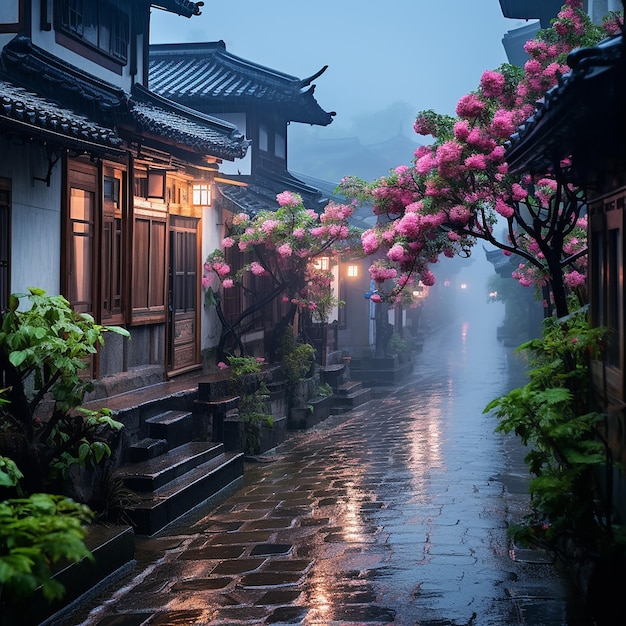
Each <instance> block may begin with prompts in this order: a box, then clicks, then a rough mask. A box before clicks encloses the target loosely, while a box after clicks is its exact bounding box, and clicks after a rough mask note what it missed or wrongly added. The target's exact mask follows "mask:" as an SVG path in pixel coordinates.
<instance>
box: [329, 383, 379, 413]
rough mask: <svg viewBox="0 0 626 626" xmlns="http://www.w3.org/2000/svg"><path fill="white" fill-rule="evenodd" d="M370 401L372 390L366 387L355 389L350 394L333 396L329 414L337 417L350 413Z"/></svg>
mask: <svg viewBox="0 0 626 626" xmlns="http://www.w3.org/2000/svg"><path fill="white" fill-rule="evenodd" d="M371 399H372V390H371V389H369V388H368V387H357V388H356V389H355V390H354V391H351V392H350V393H343V394H341V393H340V394H335V395H333V403H332V407H331V413H332V414H333V415H338V414H341V413H347V412H348V411H352V409H355V408H356V407H359V406H361V405H362V404H365V403H366V402H369V401H370V400H371Z"/></svg>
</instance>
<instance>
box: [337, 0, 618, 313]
mask: <svg viewBox="0 0 626 626" xmlns="http://www.w3.org/2000/svg"><path fill="white" fill-rule="evenodd" d="M581 7H582V3H581V2H580V1H579V0H567V2H566V4H565V5H564V6H563V9H562V10H561V12H560V13H559V15H558V17H557V18H556V19H555V20H554V21H553V25H552V27H551V28H549V29H546V30H543V31H541V32H540V33H539V35H538V37H537V38H536V39H535V40H533V41H530V42H528V43H527V44H526V47H525V49H526V52H527V53H528V55H529V61H528V62H527V63H526V64H525V66H524V68H518V67H514V66H511V65H507V64H505V65H502V66H501V67H500V68H498V69H497V70H495V71H486V72H485V73H484V74H483V76H482V78H481V80H480V85H479V86H478V88H477V89H476V90H475V91H474V92H472V93H470V94H467V95H465V96H463V97H462V98H461V99H460V100H459V102H458V104H457V107H456V114H457V116H456V117H451V116H447V115H440V114H437V113H435V112H433V111H424V112H421V113H420V114H419V115H418V116H417V119H416V122H415V125H414V128H415V131H416V132H417V133H418V134H419V135H423V136H427V137H430V138H432V141H431V143H429V144H428V145H423V146H420V147H419V148H418V149H417V150H416V152H415V155H414V160H413V162H412V165H411V166H400V167H398V168H396V169H395V170H394V171H392V172H391V173H390V174H389V175H388V176H386V177H384V178H381V179H380V180H378V181H375V182H374V183H371V184H367V183H365V182H363V181H359V180H358V179H355V178H346V179H344V180H343V181H342V185H341V186H342V191H343V193H345V194H346V195H348V196H349V197H361V198H362V197H363V196H367V195H369V196H370V197H371V198H372V199H373V201H374V210H375V213H377V215H378V216H379V218H378V223H377V225H376V226H375V227H374V228H372V229H370V230H367V231H366V232H364V233H363V235H362V243H363V249H364V252H365V253H366V254H368V255H369V254H379V255H380V259H379V260H378V261H377V262H376V263H375V264H374V265H372V267H371V268H370V274H371V276H372V279H373V280H375V281H377V282H378V283H379V284H381V285H382V284H383V283H384V282H385V281H387V280H389V279H393V281H394V285H393V287H392V288H391V289H389V290H387V291H385V292H380V291H379V294H380V298H381V299H393V298H395V297H396V296H397V294H398V292H399V291H401V290H402V289H404V287H405V286H407V285H409V284H412V283H415V282H416V281H417V280H419V281H421V282H422V283H423V284H424V285H432V284H433V283H434V280H435V278H434V275H433V273H432V271H431V269H430V268H431V266H432V264H433V263H436V262H437V260H438V259H439V257H440V255H442V254H443V255H445V256H448V257H453V256H455V255H460V256H468V255H469V254H470V252H471V250H472V248H473V246H474V245H475V244H476V242H477V241H478V240H482V241H485V242H488V243H490V244H492V245H493V246H496V247H498V248H500V249H501V250H502V251H503V253H504V254H506V255H517V257H519V259H520V263H519V265H518V267H517V269H516V270H515V271H514V272H513V275H514V276H515V278H517V279H518V280H519V282H520V283H521V284H523V285H526V286H535V287H538V288H541V289H542V290H543V293H544V304H545V306H546V308H547V313H548V314H549V313H550V312H551V310H552V307H554V310H555V312H556V314H557V315H558V316H562V315H566V314H567V312H568V308H569V302H570V295H571V294H574V293H575V294H576V295H578V296H579V299H582V300H584V298H585V294H584V284H585V269H586V253H587V239H586V225H587V224H586V217H585V214H584V210H585V195H584V193H583V191H582V190H581V189H578V188H575V187H573V186H572V185H570V184H569V183H568V182H567V180H568V179H567V171H568V167H569V166H570V163H569V161H567V160H564V161H562V162H560V163H554V164H553V165H552V167H551V168H550V171H546V172H541V173H530V172H529V173H519V172H516V173H512V172H511V171H509V167H508V164H507V161H506V147H507V142H508V141H509V140H510V137H511V135H512V134H513V133H515V131H516V129H517V128H518V126H520V125H521V124H522V123H524V122H525V121H526V120H527V119H528V118H529V117H530V116H531V115H532V114H533V112H534V110H535V105H536V103H537V102H538V101H539V100H540V99H541V98H542V97H543V96H544V95H545V93H546V91H547V90H548V89H550V88H551V87H553V86H554V85H556V84H557V82H558V80H559V77H560V76H562V75H563V74H565V73H566V72H568V71H569V67H568V66H567V55H568V54H569V52H571V51H572V49H574V48H576V47H581V46H589V45H593V44H595V43H597V42H598V41H600V40H601V39H602V38H604V37H605V36H606V35H607V32H608V33H612V32H613V31H615V30H616V29H619V28H621V18H620V17H619V16H618V15H616V14H611V15H610V16H609V19H608V20H607V21H606V22H605V26H604V29H603V28H602V27H599V26H595V25H593V24H592V23H591V22H590V20H589V18H588V16H587V15H586V13H585V12H584V11H583V10H582V8H581Z"/></svg>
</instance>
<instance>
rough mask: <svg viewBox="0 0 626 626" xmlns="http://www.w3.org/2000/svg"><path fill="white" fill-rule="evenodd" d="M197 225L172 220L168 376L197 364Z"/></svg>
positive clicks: (186, 220)
mask: <svg viewBox="0 0 626 626" xmlns="http://www.w3.org/2000/svg"><path fill="white" fill-rule="evenodd" d="M198 223H199V220H198V219H196V218H192V217H181V216H177V215H175V216H172V217H171V222H170V255H169V258H170V263H169V294H168V308H169V324H168V330H169V333H168V334H169V341H168V346H169V350H168V352H169V354H168V371H169V373H175V372H180V371H182V370H187V369H191V368H193V367H196V366H198V365H199V364H200V336H199V334H200V329H199V309H198V302H199V293H200V284H199V276H198V268H199V267H200V260H199V250H198Z"/></svg>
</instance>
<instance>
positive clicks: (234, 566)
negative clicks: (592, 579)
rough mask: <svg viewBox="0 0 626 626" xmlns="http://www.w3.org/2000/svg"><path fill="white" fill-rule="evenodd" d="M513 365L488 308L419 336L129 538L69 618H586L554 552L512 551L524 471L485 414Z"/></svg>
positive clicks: (99, 621)
mask: <svg viewBox="0 0 626 626" xmlns="http://www.w3.org/2000/svg"><path fill="white" fill-rule="evenodd" d="M522 369H523V363H521V362H519V360H518V358H517V357H516V356H515V355H513V354H512V352H511V350H510V349H507V348H504V347H503V346H502V345H500V344H499V343H498V342H497V340H496V338H495V323H494V320H493V319H491V318H490V317H489V316H488V315H484V316H482V317H478V318H477V319H474V320H470V321H462V322H458V323H453V324H451V325H450V326H449V327H446V328H445V329H440V330H438V331H437V332H435V333H433V334H431V335H429V336H428V337H427V340H426V342H425V345H424V348H423V351H422V352H421V353H420V354H419V355H418V356H417V358H416V366H415V370H414V373H413V375H412V376H411V378H410V380H408V381H406V382H405V383H404V384H403V385H402V386H401V387H394V388H393V389H391V388H390V389H389V390H383V393H382V394H381V397H378V398H376V399H374V400H372V401H370V402H369V403H368V404H366V405H364V406H363V407H359V409H358V410H355V411H353V412H351V413H349V414H346V415H343V416H333V417H330V418H329V419H328V420H326V421H325V422H324V423H323V424H321V425H320V426H319V427H318V428H316V429H315V430H313V431H308V432H302V433H297V434H294V435H293V437H292V438H291V439H290V441H288V442H287V443H286V444H284V445H283V446H281V447H279V448H278V449H277V450H276V453H275V455H273V456H270V457H266V458H265V459H264V460H265V461H267V462H264V463H256V464H249V465H248V466H247V468H246V477H245V485H244V487H243V488H242V489H241V490H240V491H239V492H238V493H236V494H234V495H233V496H231V497H230V498H229V499H228V500H226V501H225V502H224V503H223V504H222V505H221V506H219V507H218V508H217V509H215V510H212V511H210V512H208V513H207V514H205V515H202V514H201V512H198V514H197V515H196V517H195V519H194V518H190V519H188V521H187V523H186V524H179V525H177V526H176V527H175V528H171V529H170V530H169V531H168V533H166V534H167V535H169V536H163V537H159V538H139V539H138V564H137V567H136V568H135V571H134V572H133V573H132V575H131V576H130V578H129V580H126V581H124V582H123V586H122V587H121V588H120V589H117V590H115V589H111V590H109V595H103V596H102V597H99V598H97V599H95V600H94V602H93V604H92V607H91V611H90V612H89V611H88V609H89V607H88V608H87V609H86V610H85V611H84V613H85V614H84V615H82V616H81V617H80V619H81V620H83V621H82V624H83V625H84V626H96V625H97V626H112V625H113V624H116V625H123V626H131V625H135V624H137V625H139V624H144V623H145V624H148V623H149V624H151V625H154V624H159V625H163V626H165V625H167V626H174V625H177V624H216V625H219V624H303V625H307V626H308V625H310V626H312V625H332V624H385V623H390V624H397V625H416V624H419V625H420V626H444V625H450V626H460V625H470V624H473V625H475V626H503V625H505V626H506V625H514V624H515V625H521V624H528V625H529V626H540V625H543V626H557V625H559V626H564V625H566V624H567V625H570V626H572V625H577V626H587V625H588V624H589V623H590V622H589V621H587V620H586V619H585V617H584V612H583V611H581V610H580V608H579V607H574V608H572V607H573V606H574V605H573V604H572V601H571V600H570V599H568V595H567V594H568V592H569V589H568V587H567V585H565V583H564V582H563V580H562V579H561V578H559V577H558V576H557V575H556V574H555V571H554V569H553V566H552V565H551V564H549V563H548V564H545V563H527V562H515V561H514V560H512V559H511V558H510V557H509V546H508V542H507V538H506V528H507V525H508V522H509V521H510V519H512V518H513V519H515V518H516V517H517V516H519V515H522V514H523V513H524V506H525V505H526V503H527V496H526V495H525V494H524V493H520V491H522V490H521V489H520V488H519V487H520V485H521V486H523V485H524V484H525V482H524V481H525V472H526V470H525V468H524V467H523V464H522V463H521V461H520V459H521V454H520V453H519V450H518V449H517V448H518V444H516V443H515V442H514V441H513V442H512V441H511V440H510V439H508V438H505V437H503V436H501V435H496V434H495V433H494V432H493V431H494V427H495V425H496V424H495V422H494V418H493V417H491V416H489V415H483V413H482V411H483V408H484V406H485V405H486V404H487V402H489V401H490V400H491V399H493V398H495V397H497V396H498V395H500V394H502V393H504V392H506V391H507V390H508V389H510V388H511V387H513V386H515V385H517V384H519V383H520V382H521V380H522V379H521V377H520V376H521V371H522ZM511 489H512V490H511ZM74 619H75V618H74ZM77 623H79V622H78V621H73V622H72V624H73V625H75V624H77Z"/></svg>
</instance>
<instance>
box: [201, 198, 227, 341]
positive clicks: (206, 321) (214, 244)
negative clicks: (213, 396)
mask: <svg viewBox="0 0 626 626" xmlns="http://www.w3.org/2000/svg"><path fill="white" fill-rule="evenodd" d="M223 223H224V216H223V215H222V211H221V210H218V209H216V208H214V207H206V208H205V209H203V212H202V258H201V262H202V263H201V264H202V265H204V260H205V259H206V257H207V256H208V255H209V254H210V253H211V252H213V250H215V249H216V248H221V247H222V232H223V230H222V229H223ZM200 278H202V270H201V271H200ZM218 285H219V281H217V279H215V278H214V281H213V285H212V286H213V288H214V289H216V288H217V286H218ZM200 307H201V313H200V333H201V335H200V337H201V339H200V349H201V350H205V349H207V348H213V347H215V346H216V345H217V343H218V341H219V338H220V331H221V324H220V321H219V319H218V318H217V314H216V313H215V307H213V306H211V307H205V306H204V289H202V291H201V300H200Z"/></svg>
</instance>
